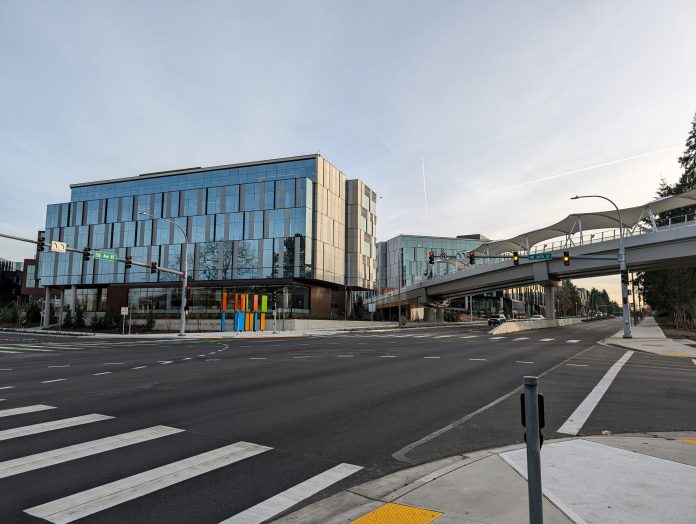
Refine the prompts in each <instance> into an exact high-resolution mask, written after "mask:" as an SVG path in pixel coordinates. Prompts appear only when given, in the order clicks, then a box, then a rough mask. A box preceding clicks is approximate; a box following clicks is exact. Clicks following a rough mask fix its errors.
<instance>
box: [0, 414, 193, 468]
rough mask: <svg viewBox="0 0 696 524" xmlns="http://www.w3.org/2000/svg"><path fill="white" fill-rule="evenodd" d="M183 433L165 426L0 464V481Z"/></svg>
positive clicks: (180, 430)
mask: <svg viewBox="0 0 696 524" xmlns="http://www.w3.org/2000/svg"><path fill="white" fill-rule="evenodd" d="M182 431H184V430H183V429H177V428H170V427H168V426H153V427H151V428H146V429H139V430H137V431H131V432H129V433H122V434H120V435H114V436H113V437H106V438H101V439H97V440H92V441H90V442H84V443H82V444H75V445H73V446H67V447H64V448H59V449H54V450H51V451H46V452H44V453H37V454H35V455H28V456H26V457H21V458H17V459H13V460H7V461H5V462H0V478H7V477H11V476H13V475H18V474H20V473H25V472H27V471H33V470H35V469H39V468H45V467H48V466H53V465H55V464H62V463H63V462H69V461H71V460H76V459H79V458H83V457H89V456H90V455H96V454H97V453H104V452H106V451H110V450H112V449H118V448H122V447H125V446H131V445H133V444H139V443H141V442H145V441H148V440H153V439H156V438H160V437H166V436H168V435H174V434H175V433H180V432H182Z"/></svg>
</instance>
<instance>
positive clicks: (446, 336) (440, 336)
mask: <svg viewBox="0 0 696 524" xmlns="http://www.w3.org/2000/svg"><path fill="white" fill-rule="evenodd" d="M453 336H454V335H438V336H436V337H433V338H450V337H453Z"/></svg>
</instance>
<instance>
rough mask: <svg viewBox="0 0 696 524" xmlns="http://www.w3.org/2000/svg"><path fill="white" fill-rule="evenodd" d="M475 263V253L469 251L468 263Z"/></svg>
mask: <svg viewBox="0 0 696 524" xmlns="http://www.w3.org/2000/svg"><path fill="white" fill-rule="evenodd" d="M475 263H476V254H475V253H474V252H473V251H469V264H475Z"/></svg>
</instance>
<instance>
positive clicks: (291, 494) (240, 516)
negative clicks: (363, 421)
mask: <svg viewBox="0 0 696 524" xmlns="http://www.w3.org/2000/svg"><path fill="white" fill-rule="evenodd" d="M361 469H363V468H362V467H360V466H353V465H352V464H339V465H338V466H335V467H333V468H331V469H329V470H327V471H324V472H323V473H320V474H319V475H316V476H314V477H312V478H310V479H308V480H305V481H304V482H300V483H299V484H297V485H296V486H293V487H292V488H290V489H286V490H285V491H283V492H282V493H278V494H277V495H276V496H274V497H271V498H269V499H267V500H264V501H263V502H260V503H259V504H256V506H252V507H251V508H249V509H247V510H244V511H242V512H241V513H237V514H236V515H234V516H233V517H230V518H229V519H227V520H223V521H222V522H221V523H220V524H257V523H259V522H265V521H267V520H268V519H271V518H273V517H275V516H276V515H278V514H279V513H282V512H283V511H285V510H287V509H289V508H291V507H292V506H294V505H295V504H297V503H299V502H301V501H303V500H305V499H307V498H309V497H311V496H312V495H314V494H315V493H319V492H320V491H321V490H323V489H326V488H328V487H329V486H331V485H333V484H335V483H336V482H338V481H340V480H343V479H344V478H347V477H349V476H350V475H352V474H353V473H355V472H357V471H360V470H361Z"/></svg>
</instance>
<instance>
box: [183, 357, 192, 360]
mask: <svg viewBox="0 0 696 524" xmlns="http://www.w3.org/2000/svg"><path fill="white" fill-rule="evenodd" d="M181 360H191V357H186V358H182V359H181Z"/></svg>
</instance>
